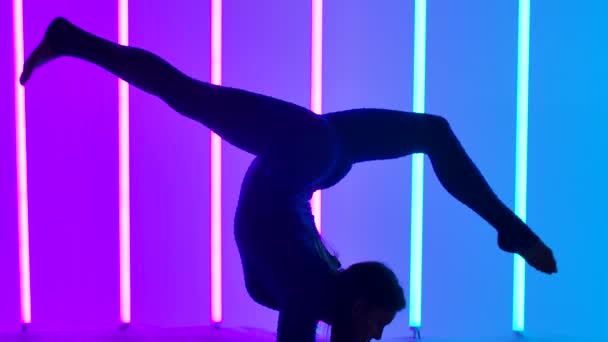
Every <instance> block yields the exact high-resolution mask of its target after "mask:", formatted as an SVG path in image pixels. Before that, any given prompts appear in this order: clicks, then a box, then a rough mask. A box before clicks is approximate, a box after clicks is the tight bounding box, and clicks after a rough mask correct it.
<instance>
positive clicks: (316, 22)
mask: <svg viewBox="0 0 608 342" xmlns="http://www.w3.org/2000/svg"><path fill="white" fill-rule="evenodd" d="M311 36H312V44H311V50H312V51H311V73H310V108H311V110H312V111H313V112H315V113H317V114H322V104H323V103H322V96H323V0H312V35H311ZM311 202H312V205H311V206H312V213H313V215H314V217H315V224H316V226H317V230H318V231H319V233H320V232H321V191H316V192H315V193H314V194H313V197H312V201H311Z"/></svg>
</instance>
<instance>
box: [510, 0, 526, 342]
mask: <svg viewBox="0 0 608 342" xmlns="http://www.w3.org/2000/svg"><path fill="white" fill-rule="evenodd" d="M518 18H519V19H518V30H517V31H518V33H517V124H516V125H517V128H516V129H517V132H516V146H515V213H516V214H517V215H518V216H519V217H520V218H521V219H522V220H523V221H524V222H525V221H526V219H527V218H526V192H527V190H526V189H527V170H528V84H529V83H528V82H529V67H530V65H529V63H530V59H529V57H530V0H519V13H518ZM525 272H526V269H525V262H524V260H523V258H522V257H521V256H519V255H517V254H515V256H514V260H513V330H514V331H517V332H522V331H523V330H524V303H525V286H526V273H525Z"/></svg>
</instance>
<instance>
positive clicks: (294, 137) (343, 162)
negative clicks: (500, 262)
mask: <svg viewBox="0 0 608 342" xmlns="http://www.w3.org/2000/svg"><path fill="white" fill-rule="evenodd" d="M62 56H71V57H75V58H79V59H82V60H85V61H88V62H91V63H94V64H96V65H98V66H100V67H102V68H104V69H105V70H107V71H109V72H111V73H112V74H114V75H116V76H117V77H119V78H121V79H123V80H125V81H126V82H128V83H130V84H131V85H133V86H135V87H137V88H139V89H141V90H143V91H144V92H147V93H149V94H152V95H155V96H157V97H159V98H160V99H161V100H163V101H164V102H165V103H167V104H168V105H169V106H170V107H171V108H173V109H174V110H175V111H177V112H178V113H180V114H182V115H184V116H186V117H188V118H191V119H193V120H196V121H198V122H200V123H202V124H203V125H205V126H206V127H208V128H209V129H211V130H213V131H214V132H215V133H217V134H218V135H219V136H221V137H222V138H223V139H224V140H225V141H227V142H228V143H230V144H232V145H234V146H236V147H238V148H240V149H242V150H244V151H247V152H249V153H251V154H253V155H255V156H256V157H255V159H254V161H253V162H252V163H251V165H250V167H249V169H248V170H247V173H246V175H245V178H244V181H243V184H242V189H241V194H240V198H239V203H238V208H237V212H236V217H235V226H234V233H235V238H236V242H237V245H238V248H239V252H240V255H241V261H242V265H243V271H244V275H245V284H246V286H247V290H248V292H249V294H250V295H251V297H252V298H253V299H254V300H255V301H256V302H258V303H260V304H262V305H265V306H267V307H270V308H272V309H275V310H278V311H279V322H278V336H277V339H278V340H279V341H290V342H297V341H314V335H315V327H316V324H317V323H318V321H320V320H323V321H325V322H327V323H328V324H330V325H332V326H333V329H332V341H334V342H335V341H369V340H370V339H371V338H378V339H379V338H380V336H381V335H382V330H383V328H384V326H385V325H387V324H389V323H390V322H391V321H392V319H393V318H394V315H395V313H396V312H397V311H400V310H402V309H403V308H404V307H405V298H404V295H403V289H402V288H401V286H400V285H399V283H398V281H397V278H396V277H395V275H394V273H393V272H392V271H391V270H390V269H388V268H387V267H386V266H384V265H382V264H380V263H374V262H367V263H358V264H355V265H352V266H351V267H349V268H348V269H346V270H344V269H342V268H341V265H340V262H339V261H338V259H337V258H336V257H335V256H333V255H332V254H331V253H329V252H328V250H327V249H326V248H325V246H324V244H323V243H322V240H321V238H320V236H319V234H318V233H317V230H316V229H315V224H314V220H313V216H312V214H311V208H310V204H309V200H310V198H311V196H312V194H313V192H314V191H316V190H319V189H326V188H329V187H331V186H333V185H335V184H336V183H338V182H339V181H340V180H341V179H342V178H344V177H345V176H346V174H347V173H348V172H349V170H350V168H351V167H352V165H353V164H355V163H359V162H364V161H371V160H380V159H391V158H399V157H403V156H407V155H410V154H412V153H424V154H426V155H427V156H428V157H429V158H430V161H431V163H432V165H433V169H434V171H435V173H436V175H437V177H438V178H439V180H440V182H441V184H442V185H443V186H444V187H445V189H446V190H447V191H448V192H449V193H450V194H452V195H453V196H454V197H455V198H456V199H458V200H459V201H461V202H462V203H464V204H465V205H467V206H468V207H469V208H471V209H472V210H474V211H475V212H476V213H477V214H479V215H480V216H481V217H482V218H484V219H485V220H486V221H487V222H488V223H489V224H490V225H491V226H492V227H494V228H495V229H496V231H497V236H498V246H499V248H500V249H502V250H503V251H505V252H509V253H518V254H520V255H521V256H522V257H524V259H525V260H526V261H527V262H528V264H530V265H531V266H533V267H534V268H536V269H537V270H539V271H541V272H544V273H548V274H551V273H554V272H557V266H556V262H555V259H554V257H553V253H552V251H551V249H549V248H548V247H547V246H546V245H545V244H544V243H543V242H542V241H541V240H540V239H539V238H538V236H537V235H536V234H534V233H533V232H532V230H531V229H530V228H529V227H528V226H527V225H526V224H525V223H524V222H523V221H522V220H521V219H519V218H518V217H517V216H516V215H515V214H514V213H513V212H512V211H511V210H510V209H509V208H508V207H507V206H506V205H505V204H503V203H502V202H501V200H500V199H499V198H498V197H497V196H496V195H495V193H494V192H493V191H492V189H491V188H490V186H489V185H488V184H487V182H486V180H485V179H484V177H483V176H482V175H481V173H480V172H479V170H478V169H477V167H476V166H475V164H474V163H473V162H472V161H471V159H470V158H469V156H468V155H467V153H466V152H465V150H464V149H463V147H462V146H461V144H460V142H459V140H458V139H457V137H456V136H455V135H454V133H453V132H452V130H451V128H450V125H449V124H448V122H447V121H446V120H445V119H444V118H442V117H440V116H436V115H430V114H425V115H418V114H414V113H407V112H399V111H393V110H385V109H353V110H347V111H341V112H335V113H329V114H325V115H320V116H319V115H316V114H315V113H313V112H311V111H310V110H308V109H306V108H303V107H300V106H297V105H295V104H292V103H289V102H285V101H282V100H278V99H275V98H272V97H268V96H264V95H260V94H255V93H251V92H247V91H244V90H240V89H235V88H228V87H222V86H217V85H212V84H209V83H205V82H201V81H198V80H196V79H193V78H191V77H189V76H188V75H185V74H183V73H182V72H180V71H179V70H177V69H176V68H175V67H173V66H172V65H170V64H169V63H167V62H166V61H164V60H163V59H161V58H160V57H159V56H157V55H155V54H152V53H150V52H148V51H145V50H142V49H139V48H135V47H126V46H121V45H118V44H116V43H113V42H111V41H108V40H105V39H103V38H101V37H98V36H96V35H94V34H92V33H90V32H87V31H85V30H83V29H81V28H79V27H77V26H75V25H73V24H72V23H70V22H69V21H67V20H66V19H64V18H57V19H55V20H53V22H52V23H51V24H50V25H49V27H48V28H47V31H46V33H45V36H44V39H43V40H42V42H41V43H40V44H39V45H38V47H37V48H36V49H35V50H34V51H33V53H32V54H31V56H30V57H29V58H28V59H27V61H26V62H25V65H24V70H23V74H22V75H21V80H20V81H21V83H22V84H25V83H26V82H27V81H28V79H29V78H30V76H31V74H32V72H33V70H34V69H35V68H36V67H39V66H41V65H43V64H44V63H47V62H49V61H51V60H53V59H55V58H58V57H62Z"/></svg>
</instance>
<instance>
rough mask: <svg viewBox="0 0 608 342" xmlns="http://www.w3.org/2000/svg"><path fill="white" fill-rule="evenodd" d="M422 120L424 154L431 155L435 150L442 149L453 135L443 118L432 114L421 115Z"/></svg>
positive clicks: (448, 124)
mask: <svg viewBox="0 0 608 342" xmlns="http://www.w3.org/2000/svg"><path fill="white" fill-rule="evenodd" d="M421 117H422V118H423V120H424V124H423V127H424V130H423V131H424V136H425V138H426V139H424V140H426V142H425V144H424V145H425V150H426V151H424V152H425V153H426V154H432V153H433V152H434V151H436V149H437V148H443V146H445V145H446V144H447V143H449V141H450V140H452V138H453V136H454V133H453V131H452V127H451V126H450V123H449V121H448V120H447V119H446V118H444V117H443V116H439V115H434V114H425V115H421Z"/></svg>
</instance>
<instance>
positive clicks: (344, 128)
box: [325, 109, 539, 252]
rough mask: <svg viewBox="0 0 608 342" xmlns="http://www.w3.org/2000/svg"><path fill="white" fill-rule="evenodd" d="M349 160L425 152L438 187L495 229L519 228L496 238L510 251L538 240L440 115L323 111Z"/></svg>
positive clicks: (367, 110) (369, 111) (357, 110)
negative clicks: (509, 236) (509, 235)
mask: <svg viewBox="0 0 608 342" xmlns="http://www.w3.org/2000/svg"><path fill="white" fill-rule="evenodd" d="M325 118H326V119H327V120H328V121H329V122H330V123H331V124H332V125H333V126H334V127H335V129H336V130H337V132H338V134H339V136H340V138H341V140H342V143H343V145H344V150H345V151H347V153H348V154H349V155H350V157H351V159H352V160H353V162H355V163H356V162H363V161H369V160H379V159H391V158H399V157H403V156H407V155H410V154H412V153H425V154H426V155H427V156H428V157H429V159H430V161H431V164H432V166H433V170H434V171H435V174H436V175H437V178H438V179H439V181H440V183H441V184H442V185H443V187H444V188H445V189H446V190H447V191H448V192H449V193H450V194H451V195H452V196H454V197H455V198H456V199H458V200H459V201H460V202H462V203H463V204H465V205H467V206H468V207H469V208H471V209H472V210H473V211H475V212H476V213H477V214H479V215H480V216H481V217H482V218H484V219H485V220H486V221H487V222H488V223H490V224H491V225H492V226H493V227H494V228H495V229H496V230H497V231H498V232H499V233H503V232H514V231H518V232H522V233H521V234H520V235H518V238H517V239H511V240H504V241H501V243H500V244H501V246H500V247H501V248H502V249H504V250H506V251H509V252H515V251H519V250H522V249H527V248H529V247H531V246H533V245H534V244H536V243H537V242H538V241H539V239H538V237H537V236H536V235H535V234H534V233H532V231H531V230H530V229H529V228H528V227H527V225H526V224H525V223H524V222H523V221H522V220H521V219H520V218H519V217H518V216H517V215H515V214H514V213H513V212H512V211H511V210H510V209H509V208H508V207H507V206H506V205H505V204H504V203H503V202H502V201H501V200H500V199H499V198H498V197H497V195H496V194H495V193H494V191H493V190H492V188H491V187H490V185H489V184H488V183H487V181H486V179H485V178H484V177H483V175H482V174H481V172H480V171H479V169H478V168H477V166H476V165H475V164H474V163H473V161H472V160H471V158H470V157H469V155H468V154H467V153H466V151H465V150H464V148H463V147H462V145H461V143H460V141H459V140H458V138H457V137H456V135H455V134H454V132H453V131H452V129H451V128H450V125H449V123H448V122H447V121H446V120H445V119H444V118H442V117H439V116H435V115H430V114H424V115H420V114H415V113H407V112H400V111H393V110H383V109H356V110H350V111H344V112H336V113H330V114H326V115H325Z"/></svg>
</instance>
